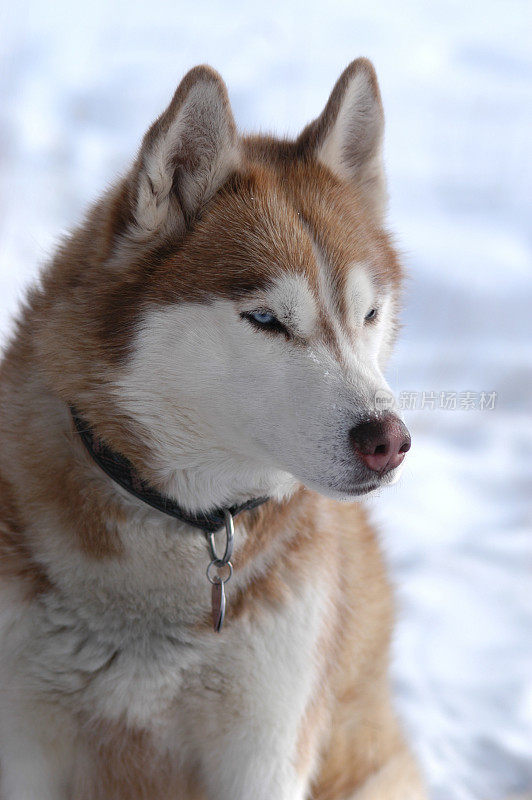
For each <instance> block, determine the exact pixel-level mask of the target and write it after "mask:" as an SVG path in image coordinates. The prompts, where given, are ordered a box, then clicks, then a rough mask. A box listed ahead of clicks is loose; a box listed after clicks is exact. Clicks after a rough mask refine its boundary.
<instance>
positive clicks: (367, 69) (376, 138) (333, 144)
mask: <svg viewBox="0 0 532 800" xmlns="http://www.w3.org/2000/svg"><path fill="white" fill-rule="evenodd" d="M383 134H384V114H383V110H382V102H381V96H380V92H379V84H378V82H377V75H376V73H375V69H374V68H373V64H372V63H371V61H368V59H367V58H357V59H356V61H353V62H352V63H351V64H350V65H349V66H348V67H347V69H345V70H344V72H343V73H342V75H341V76H340V78H339V79H338V81H337V83H336V85H335V87H334V89H333V90H332V92H331V96H330V97H329V100H328V102H327V105H326V106H325V109H324V111H323V113H322V114H321V115H320V116H319V117H318V119H316V120H314V122H311V123H310V125H308V126H307V127H306V128H305V130H304V131H303V132H302V134H301V136H300V137H299V139H298V145H299V147H300V148H301V149H302V150H303V151H307V152H308V150H309V149H311V150H312V151H313V153H314V155H315V156H316V157H317V159H318V160H319V161H321V163H322V164H325V166H327V167H328V168H329V169H330V170H332V172H334V173H335V174H336V175H338V176H339V177H340V178H342V179H344V180H347V181H351V182H352V183H354V184H356V185H357V187H358V188H359V189H360V191H361V193H362V195H363V196H364V198H365V200H366V202H367V203H368V204H369V205H370V207H371V209H372V211H374V212H377V213H379V214H381V213H382V212H383V210H384V206H385V203H386V184H385V179H384V170H383V164H382V140H383Z"/></svg>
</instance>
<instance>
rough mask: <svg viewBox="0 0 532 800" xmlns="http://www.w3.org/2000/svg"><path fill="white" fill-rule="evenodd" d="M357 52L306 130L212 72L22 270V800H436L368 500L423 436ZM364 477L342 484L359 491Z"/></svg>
mask: <svg viewBox="0 0 532 800" xmlns="http://www.w3.org/2000/svg"><path fill="white" fill-rule="evenodd" d="M382 136H383V112H382V106H381V100H380V95H379V89H378V84H377V80H376V76H375V72H374V69H373V67H372V65H371V63H370V62H368V61H367V60H365V59H358V60H356V61H354V62H353V63H352V64H351V65H350V66H349V67H348V68H347V69H346V70H345V72H344V73H343V74H342V76H341V77H340V79H339V80H338V82H337V84H336V86H335V87H334V89H333V92H332V94H331V96H330V99H329V100H328V102H327V105H326V107H325V109H324V111H323V113H322V114H321V115H320V116H319V117H318V118H317V119H316V120H314V121H313V122H311V123H310V124H309V125H308V126H307V127H306V128H305V129H304V130H303V132H302V133H301V134H300V135H299V136H298V138H297V139H295V140H287V139H283V140H279V139H276V138H273V137H269V136H245V137H241V136H239V134H238V133H237V131H236V128H235V123H234V120H233V116H232V113H231V109H230V105H229V100H228V96H227V91H226V88H225V85H224V83H223V81H222V79H221V78H220V76H219V75H218V74H217V73H216V72H214V71H213V70H212V69H210V68H209V67H205V66H200V67H196V68H195V69H193V70H192V71H190V72H189V73H188V74H187V75H186V76H185V77H184V79H183V80H182V82H181V83H180V85H179V87H178V88H177V91H176V93H175V95H174V97H173V99H172V101H171V103H170V105H169V107H168V108H167V109H166V111H165V112H164V113H163V114H162V115H161V116H160V117H159V119H157V120H156V122H155V123H154V124H153V125H152V126H151V128H150V129H149V130H148V132H147V133H146V135H145V137H144V140H143V142H142V146H141V148H140V151H139V154H138V156H137V158H136V160H135V161H134V163H133V165H132V166H131V168H130V170H129V172H128V173H127V174H126V175H125V177H124V178H123V179H121V180H120V181H119V182H117V183H116V185H114V186H113V187H112V188H111V189H109V190H108V191H107V192H106V193H105V194H104V195H103V196H102V198H101V199H100V200H99V201H98V202H97V203H96V204H95V205H94V207H93V208H92V209H91V210H90V211H89V213H88V215H87V217H86V219H85V221H84V222H83V223H82V224H81V225H80V226H79V227H78V228H77V229H76V230H75V231H74V232H73V233H72V234H71V235H70V236H68V237H67V238H66V239H65V240H64V241H63V243H62V244H61V246H60V247H59V249H58V251H57V254H56V255H55V258H54V259H53V261H52V263H51V264H50V265H49V266H48V267H47V268H46V269H45V270H44V272H43V274H42V276H41V280H40V283H39V285H38V286H36V287H35V288H34V289H33V290H32V291H31V292H30V293H29V295H28V297H27V300H26V303H25V305H24V308H23V309H22V312H21V314H20V317H19V321H18V325H17V329H16V332H15V335H14V337H13V339H12V341H11V343H10V345H9V346H8V348H7V350H6V352H5V356H4V360H3V364H2V367H1V373H0V397H1V406H0V408H1V410H0V481H1V482H0V487H1V499H0V603H1V613H0V624H1V630H0V762H1V779H0V785H1V790H0V795H1V798H2V800H125V799H126V798H127V799H128V800H137V799H139V800H140V799H141V798H146V799H149V800H170V798H172V800H178V799H179V800H181V799H182V800H185V799H186V800H193V799H194V800H196V799H198V800H199V798H203V799H206V798H207V799H208V800H303V799H306V800H309V799H310V798H313V799H314V800H341V799H344V800H347V799H348V798H349V800H355V798H356V799H357V800H392V798H393V799H394V800H417V799H418V798H423V797H425V793H424V789H423V782H422V780H421V778H420V777H419V776H418V771H417V767H416V765H415V762H414V759H413V757H412V756H411V754H410V752H409V750H408V747H407V745H406V744H405V741H404V738H403V735H402V733H401V730H400V726H399V725H398V723H397V721H396V717H395V715H394V712H393V710H392V705H391V702H390V691H389V685H388V677H387V662H388V643H389V638H390V631H391V627H392V617H393V605H392V600H391V595H390V590H389V586H388V581H387V577H386V571H385V568H384V565H383V561H382V558H381V554H380V552H379V547H378V544H377V541H376V537H375V533H374V531H373V529H372V527H371V525H370V523H369V522H368V519H367V516H366V513H365V511H364V509H363V507H362V506H361V505H359V498H360V496H361V495H364V494H365V493H367V492H370V491H372V490H374V489H376V488H378V487H382V486H384V485H386V484H389V483H392V482H393V481H394V480H395V479H396V477H397V475H398V472H399V471H400V466H401V462H402V461H403V458H404V456H405V453H406V451H407V450H408V449H409V447H410V437H409V435H408V431H407V430H406V428H405V426H404V424H403V423H402V422H401V421H400V419H399V418H398V416H396V414H395V413H394V411H393V408H392V407H390V408H387V409H386V408H385V409H384V410H383V408H382V402H381V404H380V406H379V404H378V403H377V405H376V398H381V400H382V398H383V397H385V398H386V397H391V395H389V389H388V386H387V384H386V382H385V379H384V377H383V374H382V369H383V366H384V364H385V362H386V359H387V357H388V355H389V352H390V349H391V346H392V344H393V340H394V335H395V330H396V314H397V307H398V294H399V290H400V282H401V267H400V265H399V262H398V258H397V255H396V253H395V251H394V248H393V245H392V243H391V240H390V238H389V236H388V234H387V232H386V230H385V228H384V227H383V218H384V209H385V195H386V190H385V184H384V178H383V171H382V159H381V145H382ZM346 501H348V502H346Z"/></svg>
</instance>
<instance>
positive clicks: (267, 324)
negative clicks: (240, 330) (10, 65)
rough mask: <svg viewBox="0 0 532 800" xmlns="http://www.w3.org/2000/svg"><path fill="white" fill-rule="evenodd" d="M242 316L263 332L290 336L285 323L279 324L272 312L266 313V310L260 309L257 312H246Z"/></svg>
mask: <svg viewBox="0 0 532 800" xmlns="http://www.w3.org/2000/svg"><path fill="white" fill-rule="evenodd" d="M240 316H241V317H243V319H247V321H248V322H251V324H252V325H254V326H255V327H256V328H259V329H261V330H264V331H270V332H271V333H284V334H285V336H288V335H289V334H288V330H287V329H286V328H285V326H284V325H283V323H282V322H279V320H278V319H277V317H276V316H274V315H273V314H272V312H271V311H266V309H264V308H259V309H257V310H256V311H245V312H244V313H243V314H241V315H240Z"/></svg>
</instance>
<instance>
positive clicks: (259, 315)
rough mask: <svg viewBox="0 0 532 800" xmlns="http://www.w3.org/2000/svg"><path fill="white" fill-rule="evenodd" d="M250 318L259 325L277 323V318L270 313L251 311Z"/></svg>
mask: <svg viewBox="0 0 532 800" xmlns="http://www.w3.org/2000/svg"><path fill="white" fill-rule="evenodd" d="M249 316H250V317H251V318H252V319H254V320H255V322H258V323H259V325H271V323H272V322H274V321H275V317H274V316H273V314H272V313H271V312H270V311H251V312H250V314H249Z"/></svg>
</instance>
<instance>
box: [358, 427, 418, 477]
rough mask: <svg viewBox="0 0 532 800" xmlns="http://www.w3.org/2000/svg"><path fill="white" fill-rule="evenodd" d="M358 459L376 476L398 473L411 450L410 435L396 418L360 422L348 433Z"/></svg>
mask: <svg viewBox="0 0 532 800" xmlns="http://www.w3.org/2000/svg"><path fill="white" fill-rule="evenodd" d="M349 435H350V438H351V442H352V444H353V446H354V448H355V451H356V453H357V455H358V456H359V457H360V458H361V459H362V461H363V462H364V464H365V465H366V466H367V467H369V469H371V470H373V471H374V472H380V473H381V474H383V473H385V472H389V471H390V470H391V469H395V467H398V466H399V464H400V463H401V462H402V460H403V459H404V457H405V453H407V452H408V450H410V433H409V432H408V428H407V427H406V425H405V424H404V423H403V422H401V420H400V419H399V417H397V416H396V415H395V414H391V413H388V414H383V415H382V416H378V417H373V418H371V419H369V420H365V421H364V422H360V423H359V424H358V425H357V426H356V427H354V428H352V429H351V431H350V432H349Z"/></svg>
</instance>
